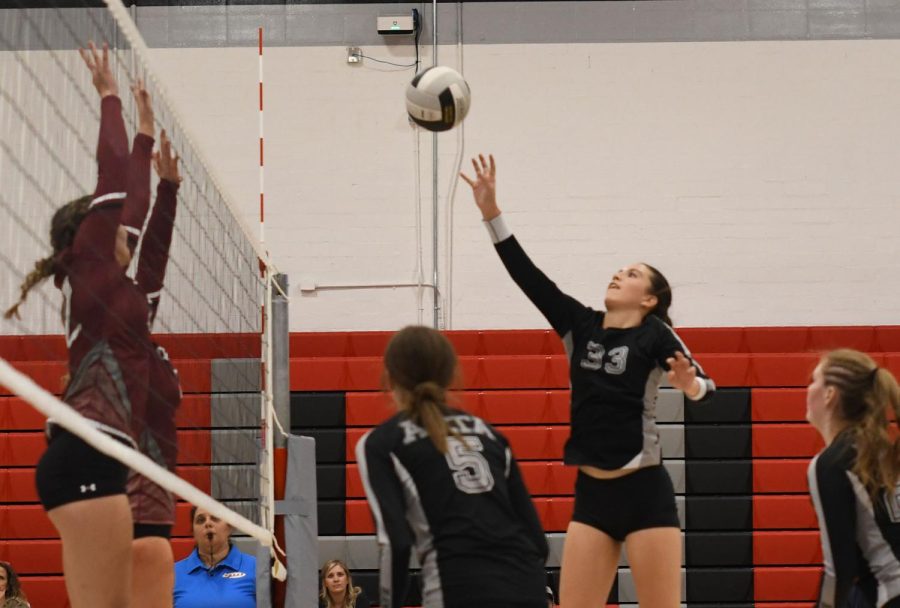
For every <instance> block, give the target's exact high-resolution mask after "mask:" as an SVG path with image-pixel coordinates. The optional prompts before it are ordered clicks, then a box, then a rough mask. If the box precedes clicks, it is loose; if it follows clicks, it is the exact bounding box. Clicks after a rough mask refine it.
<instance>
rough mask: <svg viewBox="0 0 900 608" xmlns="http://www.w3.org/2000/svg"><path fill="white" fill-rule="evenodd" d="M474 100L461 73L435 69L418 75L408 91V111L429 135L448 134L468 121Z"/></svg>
mask: <svg viewBox="0 0 900 608" xmlns="http://www.w3.org/2000/svg"><path fill="white" fill-rule="evenodd" d="M471 96H472V94H471V92H470V91H469V84H468V83H467V82H466V81H465V79H464V78H463V77H462V76H461V75H460V73H459V72H457V71H456V70H454V69H452V68H448V67H444V66H433V67H430V68H427V69H425V70H422V71H421V72H419V73H418V74H416V77H415V78H413V79H412V82H410V83H409V86H408V87H406V111H407V113H409V117H410V119H412V120H413V121H414V122H415V123H416V124H417V125H419V126H421V127H424V128H426V129H428V130H429V131H448V130H450V129H452V128H453V127H455V126H456V125H458V124H459V123H461V122H462V121H463V119H464V118H465V117H466V114H467V113H468V112H469V105H470V102H471Z"/></svg>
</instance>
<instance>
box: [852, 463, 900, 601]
mask: <svg viewBox="0 0 900 608" xmlns="http://www.w3.org/2000/svg"><path fill="white" fill-rule="evenodd" d="M847 477H849V478H850V483H851V484H852V485H853V493H854V494H856V542H857V543H859V546H860V548H861V549H862V553H863V555H864V556H865V558H866V561H867V562H868V563H869V569H870V570H871V571H872V574H873V575H874V576H875V580H877V581H878V605H879V606H881V605H883V604H885V603H887V601H888V600H889V599H890V598H892V597H897V596H898V595H900V561H898V560H897V556H896V555H895V554H894V550H893V549H892V548H891V544H890V543H889V542H888V541H887V539H886V538H885V537H884V534H883V533H882V532H881V528H880V527H879V526H878V522H877V521H875V512H874V509H873V508H872V501H871V499H870V498H869V493H868V492H867V491H866V488H865V486H864V485H863V484H862V482H861V481H860V480H859V477H857V476H856V475H855V474H853V473H851V472H850V471H848V472H847ZM888 512H890V511H888Z"/></svg>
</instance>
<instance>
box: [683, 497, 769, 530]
mask: <svg viewBox="0 0 900 608" xmlns="http://www.w3.org/2000/svg"><path fill="white" fill-rule="evenodd" d="M685 520H686V524H687V529H688V530H752V529H753V499H752V498H751V497H750V496H688V497H687V502H686V509H685Z"/></svg>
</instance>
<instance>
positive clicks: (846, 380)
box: [821, 348, 900, 497]
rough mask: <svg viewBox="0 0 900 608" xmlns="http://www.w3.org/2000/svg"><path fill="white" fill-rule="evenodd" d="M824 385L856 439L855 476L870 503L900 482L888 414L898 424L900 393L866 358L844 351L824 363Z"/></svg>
mask: <svg viewBox="0 0 900 608" xmlns="http://www.w3.org/2000/svg"><path fill="white" fill-rule="evenodd" d="M821 364H822V373H823V375H824V376H825V385H826V386H833V387H834V388H835V389H836V390H837V391H838V394H839V395H840V399H838V403H837V406H836V407H837V414H838V417H839V418H840V419H841V420H843V421H845V422H847V423H849V425H850V429H851V432H852V433H853V435H854V445H855V447H856V463H855V464H854V472H855V473H856V475H857V476H858V477H859V480H860V481H861V482H862V484H863V485H864V486H865V487H866V489H867V490H868V492H869V494H870V495H871V496H872V497H875V496H877V494H878V492H879V491H881V490H885V491H893V488H894V485H895V484H896V483H897V478H898V477H900V444H898V442H897V440H896V439H894V438H893V437H891V434H890V432H889V429H888V419H887V412H888V408H890V409H891V410H892V411H893V413H894V415H895V416H897V417H898V418H900V387H898V385H897V380H896V379H895V378H894V376H893V375H891V372H889V371H888V370H886V369H882V368H880V367H878V365H877V364H876V363H875V361H873V360H872V358H871V357H869V356H868V355H866V354H865V353H861V352H859V351H856V350H852V349H849V348H842V349H839V350H834V351H831V352H829V353H826V354H825V355H824V356H823V357H822V363H821Z"/></svg>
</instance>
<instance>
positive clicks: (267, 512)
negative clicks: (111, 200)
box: [0, 0, 275, 546]
mask: <svg viewBox="0 0 900 608" xmlns="http://www.w3.org/2000/svg"><path fill="white" fill-rule="evenodd" d="M89 40H91V41H94V42H95V43H96V44H97V45H98V46H100V45H102V44H103V43H106V44H108V45H109V48H110V51H109V53H110V62H111V66H112V69H113V73H114V74H115V76H116V79H117V81H118V87H119V97H120V99H121V101H122V113H123V117H124V121H125V125H126V130H127V131H128V138H129V146H130V145H131V142H132V140H133V137H134V134H135V131H136V129H137V126H138V111H137V107H136V104H135V101H134V99H133V98H132V95H131V93H130V91H129V87H130V85H132V84H133V83H135V82H136V81H137V80H138V79H142V80H143V81H144V83H145V88H146V89H147V91H148V92H149V93H150V96H151V98H152V103H153V108H154V119H155V123H156V125H155V126H156V128H155V131H156V134H157V143H158V137H159V133H160V131H161V130H162V129H165V131H166V132H167V134H168V137H169V138H170V140H171V141H172V146H173V149H174V150H175V151H176V152H177V154H178V155H179V157H180V161H179V165H180V173H181V176H182V178H183V181H182V183H181V186H180V188H179V190H178V195H177V211H176V216H175V222H174V230H173V235H172V242H171V246H170V248H169V256H168V264H167V267H166V270H165V283H164V288H163V290H162V292H161V297H160V304H159V307H158V312H157V314H156V317H155V321H154V325H153V327H152V333H153V336H154V338H155V339H157V340H158V342H159V343H160V345H162V346H163V347H164V348H165V349H166V350H167V352H168V357H169V359H170V360H171V362H172V364H173V366H174V367H175V368H176V369H177V370H178V372H179V376H180V380H181V388H182V391H183V393H184V396H183V399H182V403H181V406H180V408H179V410H178V414H177V425H178V441H177V448H178V466H177V467H176V470H175V471H174V472H169V471H167V470H166V469H165V468H162V467H160V466H158V465H157V464H156V463H155V462H153V461H151V460H150V459H148V458H147V457H146V455H144V454H141V453H140V452H138V451H136V450H133V449H131V448H129V447H127V446H125V445H123V444H121V443H119V442H116V441H114V440H112V439H110V438H109V437H108V436H106V435H104V434H102V433H100V432H98V431H96V430H95V429H94V428H93V427H91V426H90V425H87V424H85V420H84V419H83V418H81V417H80V416H79V415H78V414H77V413H76V412H75V411H74V410H73V409H72V408H70V407H69V406H68V405H66V404H65V403H63V402H62V401H61V400H60V397H61V394H62V393H63V391H64V387H65V378H66V376H67V372H68V370H67V351H66V340H65V338H66V337H65V336H64V335H63V333H64V332H63V325H62V322H61V318H62V317H61V315H62V306H63V296H62V294H61V292H60V290H59V289H58V288H57V287H56V286H55V285H54V281H53V279H52V278H50V279H49V280H45V281H43V283H41V284H40V285H39V286H38V287H36V288H34V289H33V290H32V291H31V292H30V293H29V295H28V299H27V300H26V302H25V303H24V304H23V305H22V306H21V308H20V317H19V318H18V319H11V320H8V321H3V322H2V330H0V358H2V361H0V389H2V390H0V409H3V408H5V409H6V412H7V414H8V415H5V416H0V419H2V420H7V421H8V423H7V425H6V427H7V428H0V440H2V441H3V442H5V445H3V448H4V449H3V450H0V454H4V455H6V456H0V469H6V470H7V471H11V470H15V472H16V473H17V474H21V475H22V476H24V477H28V476H29V475H33V467H34V465H35V463H36V455H37V456H39V451H40V450H42V446H43V443H42V441H43V437H41V434H42V431H41V427H42V423H43V417H52V418H53V419H54V420H55V421H57V422H58V423H59V424H60V425H61V426H63V427H65V428H66V429H68V430H69V431H71V432H73V433H75V434H77V435H79V436H80V437H82V438H83V439H84V440H86V441H88V442H89V443H91V444H92V445H94V446H95V447H96V448H97V449H98V450H100V451H102V452H104V453H107V454H109V455H111V456H113V457H114V458H117V459H119V460H121V461H122V462H124V463H125V464H127V465H128V466H129V467H131V468H132V469H133V470H135V471H137V472H140V473H141V474H143V475H144V476H146V477H148V478H150V479H151V480H153V481H154V482H156V483H157V484H159V485H160V486H163V487H165V488H166V489H168V490H170V491H172V492H173V493H175V494H176V495H178V496H180V497H181V498H182V499H184V500H186V501H189V502H191V503H193V504H196V505H198V506H200V507H203V508H204V509H206V510H208V511H209V512H210V513H213V514H215V515H217V516H219V517H221V518H222V519H224V520H225V521H227V522H228V523H229V524H231V525H232V526H233V527H234V528H235V529H236V530H237V531H239V532H242V533H244V534H247V535H250V536H252V537H254V538H256V539H257V540H258V541H259V542H261V543H262V544H263V545H266V546H272V545H273V540H274V537H273V533H272V531H273V529H274V472H273V468H274V467H273V449H272V429H273V426H274V425H273V418H272V416H273V412H272V390H271V389H272V386H271V382H267V381H266V376H267V373H266V372H267V371H268V370H269V369H270V367H271V366H267V365H266V363H267V357H270V356H271V354H270V353H271V343H272V335H271V319H270V318H269V315H267V312H268V311H270V310H271V307H270V306H268V307H267V305H266V304H267V301H269V300H270V298H271V289H272V280H273V276H274V273H275V269H274V268H273V266H272V264H271V262H270V260H269V259H268V255H267V254H266V252H265V251H264V250H263V249H262V247H261V246H260V244H259V241H258V239H257V238H256V237H254V236H252V234H253V232H251V231H250V230H249V229H248V227H247V226H246V225H245V224H244V222H243V221H242V219H241V216H240V214H239V212H238V211H237V207H236V205H235V201H233V200H232V199H231V198H230V197H229V194H228V192H227V191H226V189H225V188H224V187H223V185H222V181H221V179H220V178H219V176H217V175H216V172H215V170H214V166H213V164H212V163H211V162H210V161H209V159H208V158H207V156H205V154H204V152H203V150H202V149H201V147H200V145H199V144H198V141H197V140H196V138H195V137H194V136H193V135H192V133H191V131H190V125H188V124H186V122H185V121H184V120H183V118H182V115H181V114H180V113H179V111H178V109H177V108H176V107H175V105H174V104H173V102H172V98H171V96H170V95H169V94H168V92H167V90H166V85H165V82H163V80H162V79H161V78H160V76H159V72H158V71H157V70H156V69H154V66H153V63H152V60H151V56H150V53H148V51H147V48H146V45H145V44H144V42H143V40H142V38H141V35H140V33H139V32H138V30H137V28H136V27H135V24H134V22H133V20H132V18H131V16H130V14H129V11H128V9H126V8H125V6H124V5H123V4H122V3H121V1H120V0H105V1H104V2H97V1H96V0H47V1H43V2H39V3H37V2H33V1H25V0H9V1H7V2H4V3H3V7H2V8H0V231H2V233H0V241H2V242H0V267H2V269H3V270H2V271H3V273H4V274H3V276H4V281H2V283H0V308H2V309H3V310H5V309H6V308H8V307H9V306H10V305H12V304H14V303H15V302H16V301H17V300H18V299H19V288H20V285H21V284H22V283H23V281H25V279H26V277H27V275H28V274H29V273H30V272H31V271H32V270H33V269H34V267H35V266H34V264H35V261H36V260H40V259H44V258H46V257H47V256H49V255H51V254H52V249H51V245H50V238H49V228H50V220H51V217H52V216H53V214H54V212H55V211H56V210H57V209H58V208H59V207H60V206H61V205H63V204H65V203H66V202H67V201H71V200H74V199H77V198H79V197H83V196H85V195H89V194H91V193H93V192H94V190H95V186H96V183H97V145H98V144H97V141H98V129H99V127H100V108H101V106H100V98H99V96H98V95H97V92H96V90H95V89H94V86H93V84H92V82H91V74H90V72H89V70H88V69H87V68H86V67H85V65H84V62H83V60H82V58H81V57H80V56H79V53H78V49H79V48H82V47H85V46H86V45H87V42H88V41H89ZM151 179H152V184H151V189H150V191H151V193H155V192H156V184H157V181H158V177H157V176H156V175H155V174H154V175H153V176H152V178H151ZM154 198H155V197H154ZM153 204H154V203H153V198H151V209H150V211H149V212H148V214H147V217H148V218H151V217H152V215H153ZM147 221H148V222H149V221H150V220H149V219H148V220H147ZM145 236H146V233H145ZM145 245H146V243H144V242H143V241H142V242H140V243H139V244H138V249H137V250H136V251H135V253H134V256H133V261H132V265H131V267H130V268H129V270H128V273H129V275H130V276H134V273H135V271H136V265H137V264H138V262H139V260H140V258H141V251H142V248H143V247H144V246H145ZM108 253H109V255H111V254H112V252H108ZM97 298H98V300H100V299H102V298H101V295H100V294H97ZM100 306H101V308H102V314H106V315H108V316H109V317H110V318H112V319H114V320H116V321H118V320H120V318H121V317H122V316H123V312H122V311H121V310H120V307H117V306H116V305H115V303H113V302H100ZM157 388H158V387H154V386H152V385H151V384H149V383H148V386H147V387H146V390H147V392H148V395H151V396H152V395H153V394H154V391H155V390H156V389H157ZM35 411H36V412H39V413H40V414H39V415H38V414H36V413H35ZM0 413H2V412H0ZM168 447H173V446H168ZM0 473H2V471H0ZM173 473H174V474H173ZM26 485H27V484H26ZM36 502H37V499H36V495H35V494H34V492H33V488H32V490H29V489H28V488H25V486H24V485H23V489H22V490H21V491H18V492H16V491H14V492H13V493H12V495H11V496H6V497H3V496H0V503H6V504H7V505H12V506H16V505H21V506H23V507H24V506H27V505H29V504H32V505H33V504H36ZM181 511H182V512H183V511H186V505H182V506H181Z"/></svg>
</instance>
